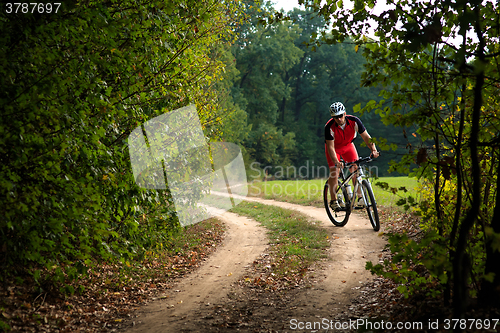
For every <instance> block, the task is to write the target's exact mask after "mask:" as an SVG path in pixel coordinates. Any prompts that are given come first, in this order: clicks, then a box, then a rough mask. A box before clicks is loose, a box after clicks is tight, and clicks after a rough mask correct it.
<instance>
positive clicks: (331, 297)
mask: <svg viewBox="0 0 500 333" xmlns="http://www.w3.org/2000/svg"><path fill="white" fill-rule="evenodd" d="M245 200H248V201H255V202H259V203H263V204H269V205H275V206H279V207H282V208H286V209H293V210H297V211H299V212H301V213H304V214H306V215H308V216H310V217H311V218H313V219H315V220H318V221H321V222H322V225H323V227H325V229H326V230H327V231H328V233H329V236H330V239H331V247H330V249H329V256H330V259H329V260H328V261H326V262H323V263H321V269H318V270H317V271H316V280H315V281H314V282H315V283H314V285H313V287H312V288H307V289H303V290H301V291H300V292H298V294H296V295H295V297H294V299H293V306H292V307H287V308H286V311H285V312H286V313H282V314H280V319H279V320H280V321H281V323H278V324H279V325H278V326H280V327H281V328H283V331H295V332H296V331H297V330H291V329H290V320H291V319H296V320H298V321H314V320H318V318H327V319H331V320H333V316H334V315H335V314H337V313H339V312H340V311H342V310H343V309H346V307H348V306H349V305H350V304H351V300H352V299H353V298H354V297H356V296H357V295H359V289H360V287H361V286H362V283H364V282H366V281H368V280H370V279H371V275H370V273H369V272H368V271H366V270H365V269H364V267H365V263H366V261H372V262H378V258H379V254H380V252H381V250H382V249H383V247H384V244H385V241H384V240H383V239H382V237H379V236H378V233H376V232H374V231H373V229H372V228H371V225H370V222H369V221H368V219H367V218H364V217H361V216H360V215H359V214H352V215H351V217H350V219H349V222H348V223H347V225H346V226H344V227H342V228H339V227H335V226H334V225H333V224H332V223H331V222H330V221H329V219H328V217H327V215H326V213H325V211H324V209H321V208H316V207H307V206H300V205H295V204H290V203H286V202H278V201H273V200H264V199H260V198H251V197H249V198H245ZM219 218H220V219H221V220H222V221H223V222H225V223H226V224H227V226H228V231H227V236H226V238H225V240H224V243H223V245H222V246H221V247H220V248H219V249H218V250H217V251H216V252H215V254H213V255H212V256H211V257H210V258H209V259H208V260H207V261H206V262H205V263H204V264H203V265H202V266H201V267H200V268H199V269H198V270H196V271H195V272H193V273H191V274H190V275H188V276H187V277H185V278H183V279H182V281H181V282H179V284H178V285H177V286H175V287H174V288H172V289H171V290H170V291H169V292H168V293H167V294H166V295H165V296H164V298H163V299H160V300H158V301H156V302H153V303H151V304H149V305H147V306H145V307H143V308H141V310H139V312H138V313H137V315H138V316H137V318H135V319H134V327H132V328H131V329H129V330H128V331H127V332H131V333H132V332H162V333H165V332H180V331H184V330H186V331H197V330H196V327H197V328H198V329H201V331H203V329H202V328H201V327H198V326H195V328H193V325H194V324H193V323H194V322H196V321H199V319H200V318H201V316H202V315H203V312H204V309H207V311H208V310H209V308H211V305H213V304H217V303H219V304H221V303H224V302H226V301H227V297H228V294H229V292H230V291H231V289H232V287H234V284H235V282H236V281H237V280H238V279H239V278H240V277H241V276H243V275H244V274H245V270H246V269H247V268H248V267H250V265H251V263H252V262H253V261H254V260H255V259H256V258H257V257H258V256H259V255H260V254H261V253H263V252H264V251H265V249H266V247H267V239H266V236H265V232H266V231H265V229H264V228H263V227H260V226H259V224H258V223H257V222H255V221H253V220H251V219H248V218H246V217H241V216H238V215H236V214H232V213H228V212H226V213H224V214H222V215H221V216H220V217H219ZM382 229H383V224H382ZM281 331H282V330H280V332H281Z"/></svg>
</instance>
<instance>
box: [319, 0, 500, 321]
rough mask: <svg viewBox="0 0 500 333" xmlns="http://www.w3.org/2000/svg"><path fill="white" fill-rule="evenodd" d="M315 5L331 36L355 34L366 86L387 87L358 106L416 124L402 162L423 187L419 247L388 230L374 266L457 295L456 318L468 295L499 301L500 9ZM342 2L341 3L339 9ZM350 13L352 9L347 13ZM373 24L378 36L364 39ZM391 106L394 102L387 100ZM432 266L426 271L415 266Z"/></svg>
mask: <svg viewBox="0 0 500 333" xmlns="http://www.w3.org/2000/svg"><path fill="white" fill-rule="evenodd" d="M314 3H316V4H313V5H312V6H313V7H314V8H315V9H316V10H317V11H319V12H320V13H322V14H324V15H327V16H330V15H331V14H332V13H335V17H336V18H337V19H338V20H337V22H336V24H335V28H334V29H333V31H332V33H333V35H334V36H333V37H332V38H333V40H335V41H338V40H340V41H342V40H347V38H357V40H358V45H360V47H362V46H364V47H363V49H364V51H363V54H364V56H365V57H366V59H367V64H366V66H365V72H364V74H363V78H362V81H363V84H364V85H383V86H384V87H385V88H384V90H383V91H382V92H381V94H380V95H381V97H383V100H381V101H379V102H377V101H373V102H369V103H367V104H366V105H364V106H363V107H362V106H359V109H360V111H362V112H370V111H375V113H377V114H379V115H380V117H381V118H382V119H383V121H384V122H385V123H387V124H393V125H396V126H398V127H402V128H404V129H406V128H409V127H412V126H415V125H417V128H418V130H417V131H416V132H414V133H415V135H416V136H417V137H418V139H419V141H420V144H418V145H414V146H410V147H409V148H410V149H409V152H408V155H407V156H406V157H405V158H403V160H402V163H401V164H400V165H399V166H395V167H398V168H400V169H401V170H402V171H404V170H409V168H408V164H409V163H411V162H414V163H417V164H418V165H419V168H417V169H416V170H414V174H415V175H418V176H419V177H421V178H422V180H423V183H424V184H425V185H426V187H424V188H423V189H422V192H423V194H424V196H425V200H424V202H423V204H422V205H421V206H420V207H419V212H420V214H421V215H422V218H423V219H422V221H423V225H422V228H423V230H424V235H425V236H424V239H423V240H422V242H421V243H416V242H414V241H410V240H409V239H408V238H405V237H403V238H401V237H400V236H394V237H393V238H392V239H391V241H390V242H391V248H392V250H393V251H394V252H395V253H397V255H396V256H395V257H394V260H393V262H392V263H389V262H387V263H386V265H385V267H381V266H377V269H376V270H375V271H377V272H379V273H381V272H382V273H384V274H386V276H390V277H393V278H395V279H396V280H397V282H398V283H402V284H403V286H404V287H403V286H402V287H401V290H402V291H404V292H408V293H410V294H411V293H412V292H413V291H415V290H419V289H420V290H421V289H422V288H423V287H427V288H430V289H429V290H430V291H432V292H433V293H436V292H437V293H438V294H439V293H442V295H443V296H444V300H445V301H449V300H450V299H451V298H452V300H453V305H454V310H455V317H456V318H458V317H460V316H461V315H462V314H463V313H464V310H465V308H466V306H467V300H468V299H469V298H470V297H476V296H478V299H479V301H481V304H484V305H488V304H493V305H497V306H498V305H500V304H499V300H500V293H499V290H500V269H499V267H500V266H499V265H498V260H499V257H500V251H499V250H500V215H499V211H500V192H499V191H498V184H499V181H500V178H499V177H498V175H499V173H500V170H499V169H498V166H499V165H500V163H499V160H500V155H499V151H500V150H499V149H498V147H499V144H500V141H499V140H500V138H499V133H500V117H499V116H498V115H499V111H498V110H499V108H500V104H499V100H498V97H499V96H500V76H499V75H500V74H499V73H500V67H499V63H500V46H499V42H500V40H499V38H498V36H499V35H500V26H499V25H498V22H499V20H500V8H499V7H498V3H496V2H493V1H461V0H459V1H449V0H436V1H428V2H413V1H406V0H405V1H389V4H390V6H389V7H388V8H386V10H385V11H382V12H380V13H377V12H376V11H374V10H373V8H374V5H375V1H356V2H355V4H354V8H353V9H348V8H345V7H344V6H343V5H342V1H337V2H334V3H332V4H330V5H328V6H321V5H320V4H319V2H318V1H314ZM337 6H338V8H337ZM353 14H354V15H353ZM369 20H372V22H375V23H376V25H378V27H377V30H376V33H375V34H376V38H377V40H369V39H368V38H366V37H364V34H365V33H366V32H367V31H366V30H364V29H365V26H366V23H367V22H368V21H369ZM389 102H390V104H389ZM415 266H423V267H426V268H427V269H428V272H429V274H430V275H422V274H420V273H419V272H418V271H415V270H413V268H414V267H415Z"/></svg>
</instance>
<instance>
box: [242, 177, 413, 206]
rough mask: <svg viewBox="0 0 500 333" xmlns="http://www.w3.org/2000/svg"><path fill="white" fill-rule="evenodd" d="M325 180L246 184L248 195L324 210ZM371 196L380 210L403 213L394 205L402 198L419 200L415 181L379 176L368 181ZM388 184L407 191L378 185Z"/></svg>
mask: <svg viewBox="0 0 500 333" xmlns="http://www.w3.org/2000/svg"><path fill="white" fill-rule="evenodd" d="M325 181H326V179H314V180H277V181H269V182H255V183H252V184H250V185H249V188H248V193H249V195H250V196H257V197H261V198H265V199H273V200H278V201H287V202H291V203H295V204H299V205H310V206H315V207H323V187H324V185H325ZM370 182H371V184H372V189H373V193H374V195H375V199H376V200H377V204H378V205H379V206H381V207H385V208H390V209H398V210H402V209H403V208H402V207H398V206H397V205H396V202H398V200H400V199H401V198H403V197H404V198H406V197H408V196H412V197H413V198H416V199H417V200H418V197H419V196H418V191H417V186H418V181H417V179H415V178H410V177H380V178H378V179H370ZM379 182H380V183H384V182H385V183H387V184H388V186H389V189H390V188H394V189H399V188H401V187H405V188H406V189H407V192H406V193H405V192H403V191H395V192H396V194H394V193H393V192H391V191H390V190H384V189H382V188H381V187H379V186H377V185H376V184H377V183H379Z"/></svg>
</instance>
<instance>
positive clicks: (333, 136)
mask: <svg viewBox="0 0 500 333" xmlns="http://www.w3.org/2000/svg"><path fill="white" fill-rule="evenodd" d="M364 131H366V128H365V126H364V125H363V123H362V122H361V120H360V119H359V118H358V117H355V116H351V115H346V120H345V124H344V128H342V127H340V126H339V125H337V123H336V122H335V120H334V119H333V118H330V120H328V122H327V123H326V124H325V143H326V140H334V145H335V148H337V147H343V146H345V145H347V144H349V143H351V142H352V141H353V140H354V138H355V137H356V132H357V133H359V134H361V133H363V132H364Z"/></svg>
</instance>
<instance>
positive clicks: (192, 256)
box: [0, 219, 225, 332]
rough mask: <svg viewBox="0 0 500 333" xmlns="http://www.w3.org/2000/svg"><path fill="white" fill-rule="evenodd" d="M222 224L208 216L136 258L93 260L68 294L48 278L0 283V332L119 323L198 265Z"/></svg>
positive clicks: (105, 327) (98, 328)
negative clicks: (117, 260)
mask: <svg viewBox="0 0 500 333" xmlns="http://www.w3.org/2000/svg"><path fill="white" fill-rule="evenodd" d="M224 231H225V228H224V226H223V225H222V224H221V223H220V222H219V221H217V220H216V219H210V220H207V221H204V222H201V223H198V224H195V225H192V226H189V227H186V228H184V229H179V230H177V231H176V232H175V233H174V234H173V235H172V238H171V239H170V240H169V241H167V242H164V243H158V244H157V245H156V246H155V247H154V248H152V249H151V250H149V251H146V252H145V253H143V254H142V256H141V257H140V258H137V259H135V260H130V261H126V262H124V263H120V262H113V261H109V262H102V263H94V264H93V265H92V267H89V274H88V276H86V277H85V278H82V279H80V280H79V281H78V282H71V281H68V282H67V284H68V285H70V286H71V287H72V288H74V290H75V292H74V293H73V294H72V295H68V294H62V293H60V292H58V290H57V289H56V288H57V286H53V284H52V281H51V280H50V279H47V280H46V281H45V282H41V283H40V282H37V281H34V280H33V279H32V278H31V277H29V276H25V277H24V281H23V282H22V283H20V282H19V281H11V282H5V283H3V284H1V285H0V332H1V331H13V332H39V331H45V332H60V331H68V332H106V331H110V330H113V329H118V328H120V327H121V326H122V323H124V322H125V321H126V320H127V319H129V318H130V315H131V314H132V312H133V311H135V310H137V309H138V308H139V307H140V306H142V305H144V304H145V303H146V302H148V301H151V300H155V299H157V297H159V295H160V294H162V293H164V292H165V291H166V290H167V289H170V288H172V285H173V283H174V282H175V281H176V280H177V279H179V278H182V276H184V274H186V273H188V272H190V271H191V270H192V269H193V268H196V267H198V266H199V265H201V263H202V261H203V260H204V259H205V258H207V256H208V255H210V253H212V252H213V251H214V250H215V249H216V248H217V245H218V244H219V243H220V242H221V241H222V239H223V237H224Z"/></svg>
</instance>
